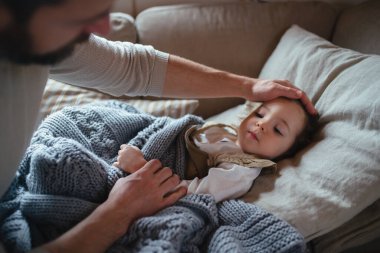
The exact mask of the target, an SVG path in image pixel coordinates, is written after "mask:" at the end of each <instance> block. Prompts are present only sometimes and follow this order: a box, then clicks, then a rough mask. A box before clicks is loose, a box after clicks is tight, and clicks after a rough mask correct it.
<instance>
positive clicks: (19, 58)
mask: <svg viewBox="0 0 380 253" xmlns="http://www.w3.org/2000/svg"><path fill="white" fill-rule="evenodd" d="M88 38H89V35H87V34H82V35H81V36H79V37H78V38H76V39H75V40H74V41H72V42H71V43H69V44H68V45H67V46H65V47H63V48H61V49H59V50H56V51H54V52H51V53H46V54H32V53H29V52H22V50H21V52H19V51H16V52H12V51H11V50H9V51H8V50H7V51H6V53H4V52H0V58H3V59H7V60H9V61H11V62H13V63H16V64H22V65H31V64H37V65H54V64H57V63H59V62H61V61H62V60H64V59H66V58H67V57H69V56H70V55H71V54H72V53H73V51H74V48H75V46H76V45H78V44H81V43H84V42H87V41H88Z"/></svg>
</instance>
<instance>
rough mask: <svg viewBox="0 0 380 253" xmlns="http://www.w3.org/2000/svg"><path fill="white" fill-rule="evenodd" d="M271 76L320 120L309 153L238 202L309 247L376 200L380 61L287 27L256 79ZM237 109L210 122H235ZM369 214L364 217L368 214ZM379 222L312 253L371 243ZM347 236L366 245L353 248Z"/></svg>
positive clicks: (379, 191)
mask: <svg viewBox="0 0 380 253" xmlns="http://www.w3.org/2000/svg"><path fill="white" fill-rule="evenodd" d="M295 49H297V50H295ZM273 76H275V77H278V78H285V79H289V80H291V81H292V82H293V83H295V84H296V85H298V86H299V87H301V88H302V89H303V90H305V91H306V93H307V94H308V95H309V97H310V98H311V99H312V101H313V102H314V103H315V104H316V107H317V109H318V110H319V112H320V114H321V118H320V123H321V128H320V130H319V131H318V133H317V134H316V136H315V141H314V142H313V143H312V145H310V146H308V147H307V148H305V149H304V150H303V151H301V152H299V153H298V154H297V155H296V156H295V157H294V158H292V159H287V160H284V161H281V162H280V163H279V167H280V168H281V171H280V176H279V177H275V176H270V175H268V176H263V177H260V178H258V179H257V180H256V182H255V183H254V187H253V188H252V189H251V191H250V192H249V193H248V194H246V195H245V196H244V197H243V199H244V200H245V201H247V202H251V203H256V204H258V205H260V206H262V207H264V208H265V209H267V210H269V211H270V212H273V213H275V214H276V215H278V216H279V217H282V218H284V219H285V220H287V221H289V222H290V223H291V224H293V225H294V226H295V227H297V228H298V229H299V231H300V232H301V233H302V234H303V235H304V236H305V237H306V239H307V240H308V241H309V240H311V239H313V238H316V237H318V236H320V235H323V234H326V233H327V232H329V231H331V230H333V229H335V228H337V227H339V226H341V225H342V224H344V223H345V222H347V221H348V220H350V219H352V218H353V217H354V216H355V215H357V214H358V213H360V212H361V211H362V210H363V209H365V208H366V207H367V206H370V205H371V204H372V203H373V202H375V201H376V200H377V199H379V198H380V167H379V164H380V160H379V159H380V134H379V129H380V56H375V55H365V54H360V53H357V52H355V51H351V50H347V49H343V48H340V47H337V46H335V45H333V44H331V43H330V42H328V41H326V40H324V39H322V38H320V37H318V36H316V35H314V34H312V33H309V32H307V31H305V30H303V29H301V28H299V27H297V26H294V27H292V28H290V29H289V30H288V31H287V32H286V33H285V34H284V36H283V37H282V39H281V41H280V43H279V44H278V46H277V48H276V50H275V51H274V52H273V54H272V55H271V57H270V58H269V59H268V61H267V63H266V64H265V66H264V68H263V70H262V72H261V74H260V78H269V77H273ZM242 108H243V107H242V106H239V107H236V108H234V109H231V110H229V111H226V112H224V113H223V114H220V115H219V116H215V117H212V118H210V119H209V120H212V121H216V122H224V123H226V122H234V121H236V119H235V118H236V115H238V114H239V111H241V110H242ZM377 206H378V205H377ZM371 208H372V207H371ZM372 209H373V208H372ZM368 210H369V211H368ZM368 210H366V215H369V214H371V213H373V211H370V209H368ZM378 217H379V216H378V215H376V216H373V217H367V220H372V221H377V223H376V224H374V225H373V226H371V227H368V226H367V225H368V224H363V222H362V221H364V220H365V219H362V218H360V217H359V218H356V219H355V220H354V221H353V223H352V224H347V225H346V226H344V227H343V229H342V230H338V232H339V235H337V236H336V237H334V239H336V241H335V242H333V240H332V241H326V240H319V241H318V242H317V244H318V248H319V249H322V248H324V249H326V248H327V247H328V245H330V246H331V247H333V249H334V250H337V249H338V248H339V249H340V250H342V249H343V246H342V242H344V241H345V240H351V246H352V245H355V243H357V244H358V243H360V242H366V241H368V240H370V239H372V238H374V235H375V234H376V233H377V234H378V231H379V230H378V228H379V225H380V220H379V218H378ZM369 230H370V231H369ZM338 232H337V233H338ZM335 234H336V233H335ZM353 234H356V235H358V234H361V235H363V236H364V235H365V237H366V238H359V239H360V240H356V242H354V241H353V237H352V235H353ZM325 239H326V238H325ZM332 244H333V245H332ZM357 244H356V245H357ZM334 250H333V251H331V252H338V251H334ZM321 252H323V251H321ZM328 252H330V251H328Z"/></svg>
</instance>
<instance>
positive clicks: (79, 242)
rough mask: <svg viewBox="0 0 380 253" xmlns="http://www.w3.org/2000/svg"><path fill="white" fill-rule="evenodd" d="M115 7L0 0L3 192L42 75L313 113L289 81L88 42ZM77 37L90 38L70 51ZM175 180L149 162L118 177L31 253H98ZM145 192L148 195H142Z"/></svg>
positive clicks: (173, 197)
mask: <svg viewBox="0 0 380 253" xmlns="http://www.w3.org/2000/svg"><path fill="white" fill-rule="evenodd" d="M112 2H113V0H34V1H26V0H0V84H1V91H0V94H1V95H0V98H1V102H0V103H1V104H0V117H1V123H0V125H1V152H0V153H1V157H0V165H1V168H0V183H1V184H0V196H1V195H3V193H4V192H5V190H6V189H7V188H8V187H9V184H10V182H11V181H12V178H13V177H14V173H15V171H16V169H17V166H18V163H19V161H20V160H21V157H22V154H23V152H24V151H25V148H26V146H27V145H28V143H29V141H30V138H31V135H32V132H33V129H34V128H35V126H36V124H37V123H38V122H37V119H36V118H37V114H38V109H39V104H40V100H41V97H42V93H43V89H44V86H45V84H46V81H47V78H48V77H49V76H50V77H51V78H54V79H57V80H60V81H65V82H68V83H72V84H76V85H79V86H83V87H91V88H96V89H99V90H101V91H103V92H107V93H110V94H113V95H122V94H129V95H155V96H165V97H182V98H186V97H198V98H200V97H242V98H245V99H249V100H256V101H264V100H269V99H272V98H275V97H278V96H286V97H290V98H300V99H301V100H302V101H303V103H304V104H305V105H306V107H307V108H308V110H309V111H310V112H311V113H316V111H315V109H314V107H313V106H312V104H311V102H310V101H309V100H308V98H307V97H306V96H305V94H304V93H303V92H301V91H299V90H298V89H296V88H294V87H293V86H292V85H291V84H290V83H289V82H288V81H282V80H275V81H270V80H257V79H252V78H248V77H243V76H238V75H234V74H231V73H226V72H223V71H218V70H215V69H212V68H209V67H206V66H203V65H200V64H197V63H194V62H191V61H188V60H185V59H182V58H180V57H177V56H174V55H168V54H166V53H163V52H160V51H157V50H155V49H153V48H152V47H144V46H141V45H133V44H130V43H115V42H110V41H107V40H105V39H102V38H100V37H97V36H94V35H91V36H90V34H92V33H97V34H100V35H104V34H107V33H108V31H109V10H110V8H111V5H112ZM83 41H88V42H87V43H81V44H80V45H79V46H78V47H77V48H75V50H74V51H73V49H74V46H75V45H77V44H78V43H79V42H83ZM68 56H70V57H68ZM62 60H63V61H62ZM57 63H58V64H57ZM179 83H180V84H181V85H180V86H178V85H177V84H179ZM194 87H197V89H194ZM178 183H179V178H178V176H177V175H173V173H172V172H171V170H170V169H169V168H162V166H161V163H160V162H159V161H157V160H152V161H150V162H148V163H147V164H146V165H145V166H144V167H143V168H142V169H141V170H139V171H138V172H137V173H134V174H132V175H130V176H128V177H125V178H122V179H120V180H118V181H117V183H116V184H115V186H114V187H113V189H112V190H111V192H110V194H109V197H108V199H107V200H106V201H105V202H104V203H103V204H102V205H100V206H99V207H98V208H97V209H96V210H95V211H94V212H93V213H92V214H91V215H89V216H88V217H87V218H86V219H85V220H83V221H82V222H81V223H79V224H78V225H77V226H75V227H74V228H73V229H71V230H69V231H68V232H66V233H65V234H64V235H62V236H61V237H59V238H58V239H56V240H54V241H52V242H50V243H48V244H46V245H43V246H42V247H41V248H40V249H37V250H36V251H46V252H82V253H83V252H104V251H105V250H106V249H107V248H108V247H109V246H110V245H111V244H112V243H113V242H114V241H115V240H117V239H118V238H119V237H120V236H121V235H123V234H124V233H125V232H126V231H127V229H128V227H129V225H130V224H131V223H132V222H133V221H134V220H135V219H137V218H139V217H142V216H147V215H152V214H154V213H155V212H156V211H158V210H160V209H162V208H164V207H166V206H168V205H171V204H173V203H174V202H175V201H177V200H178V199H179V198H181V197H182V196H183V195H185V194H186V189H184V188H179V189H177V190H176V191H174V192H173V193H171V194H170V195H167V193H168V192H172V190H173V189H174V188H175V187H176V186H177V185H178ZM148 191H149V192H150V193H152V192H154V194H144V193H147V192H148ZM147 203H149V204H147ZM0 251H1V249H0Z"/></svg>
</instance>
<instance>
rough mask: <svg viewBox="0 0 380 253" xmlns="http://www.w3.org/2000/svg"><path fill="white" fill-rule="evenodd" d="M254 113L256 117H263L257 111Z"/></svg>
mask: <svg viewBox="0 0 380 253" xmlns="http://www.w3.org/2000/svg"><path fill="white" fill-rule="evenodd" d="M255 115H256V117H258V118H262V117H264V116H263V115H262V114H261V113H258V112H256V113H255Z"/></svg>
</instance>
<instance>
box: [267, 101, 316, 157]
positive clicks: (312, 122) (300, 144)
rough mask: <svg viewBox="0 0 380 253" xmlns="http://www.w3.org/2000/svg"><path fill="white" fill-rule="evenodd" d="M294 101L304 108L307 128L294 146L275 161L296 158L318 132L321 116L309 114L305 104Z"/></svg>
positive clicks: (300, 134)
mask: <svg viewBox="0 0 380 253" xmlns="http://www.w3.org/2000/svg"><path fill="white" fill-rule="evenodd" d="M292 101H294V102H296V103H298V104H299V105H300V106H301V107H302V109H303V111H304V113H305V116H306V119H305V127H304V128H303V130H302V131H301V132H300V133H299V134H298V136H297V137H296V139H295V141H294V143H293V145H292V146H291V147H290V148H289V149H288V150H287V151H286V152H285V153H283V154H282V155H280V156H278V157H276V158H275V159H274V160H275V161H279V160H282V159H285V158H288V157H292V156H294V155H295V154H296V153H297V152H298V151H299V150H301V149H302V148H304V147H306V146H307V145H308V144H310V143H311V141H312V137H313V135H314V133H315V132H316V130H317V129H318V119H319V115H311V114H310V113H308V112H307V110H306V108H305V106H304V104H303V103H302V102H301V101H300V100H298V99H294V100H292Z"/></svg>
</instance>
